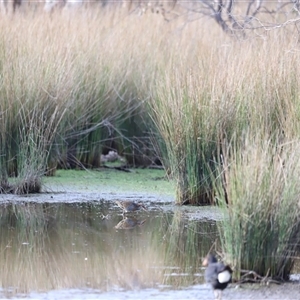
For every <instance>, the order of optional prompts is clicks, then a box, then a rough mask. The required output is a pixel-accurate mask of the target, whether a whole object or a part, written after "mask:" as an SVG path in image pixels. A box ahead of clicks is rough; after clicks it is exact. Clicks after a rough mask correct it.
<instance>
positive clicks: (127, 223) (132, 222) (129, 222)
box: [115, 217, 146, 229]
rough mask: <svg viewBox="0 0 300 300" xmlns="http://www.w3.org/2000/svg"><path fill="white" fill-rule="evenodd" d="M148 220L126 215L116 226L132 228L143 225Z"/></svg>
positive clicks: (118, 227) (117, 227)
mask: <svg viewBox="0 0 300 300" xmlns="http://www.w3.org/2000/svg"><path fill="white" fill-rule="evenodd" d="M145 222H146V219H145V220H138V219H136V218H132V217H131V218H128V217H125V218H124V219H123V220H121V221H120V222H119V223H118V224H117V225H116V226H115V228H116V229H132V228H134V227H136V226H141V225H143V224H144V223H145Z"/></svg>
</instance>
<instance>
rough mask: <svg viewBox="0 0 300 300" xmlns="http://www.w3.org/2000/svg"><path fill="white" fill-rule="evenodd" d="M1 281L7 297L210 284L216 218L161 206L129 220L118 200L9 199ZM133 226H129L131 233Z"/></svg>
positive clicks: (2, 217) (2, 215)
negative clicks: (205, 264) (207, 270)
mask: <svg viewBox="0 0 300 300" xmlns="http://www.w3.org/2000/svg"><path fill="white" fill-rule="evenodd" d="M0 226H1V231H0V264H1V272H0V276H1V278H0V280H1V282H2V288H3V290H4V291H6V293H7V295H8V294H9V295H11V294H15V293H29V292H31V291H49V290H53V289H71V288H87V287H88V288H95V289H98V290H101V291H108V290H111V289H114V288H116V287H118V288H125V289H142V288H150V287H157V286H161V285H164V286H165V285H167V286H171V287H173V288H176V287H182V286H186V285H191V284H195V283H199V282H202V281H203V280H202V277H201V276H199V270H200V267H201V258H202V257H203V256H204V255H205V254H206V253H207V252H208V250H209V249H210V247H211V245H212V243H213V242H214V241H215V239H216V227H215V224H214V223H213V222H204V221H202V222H200V221H196V220H193V221H188V219H187V218H186V216H185V215H184V213H183V212H182V211H181V210H177V211H175V212H173V211H169V212H162V211H161V210H160V209H158V208H157V209H156V208H155V206H153V207H152V209H151V210H149V211H141V212H138V214H135V215H134V216H133V217H132V216H126V217H124V218H123V216H122V214H121V213H120V210H119V208H117V207H116V206H115V204H114V203H112V202H104V201H103V202H100V203H99V202H93V203H92V202H91V203H83V204H49V203H44V204H37V203H24V204H6V205H2V206H1V210H0ZM123 229H129V230H123Z"/></svg>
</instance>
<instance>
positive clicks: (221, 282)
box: [202, 254, 232, 300]
mask: <svg viewBox="0 0 300 300" xmlns="http://www.w3.org/2000/svg"><path fill="white" fill-rule="evenodd" d="M202 265H203V266H204V267H206V270H205V281H206V282H207V283H209V284H211V285H212V288H213V290H214V295H215V299H216V300H221V298H222V291H223V290H224V289H225V288H226V287H227V285H228V284H229V283H230V282H231V274H232V270H231V268H230V267H229V266H228V265H227V266H225V265H224V264H223V263H222V262H218V261H217V259H216V257H215V256H214V255H212V254H208V255H207V256H206V257H205V259H204V260H203V263H202Z"/></svg>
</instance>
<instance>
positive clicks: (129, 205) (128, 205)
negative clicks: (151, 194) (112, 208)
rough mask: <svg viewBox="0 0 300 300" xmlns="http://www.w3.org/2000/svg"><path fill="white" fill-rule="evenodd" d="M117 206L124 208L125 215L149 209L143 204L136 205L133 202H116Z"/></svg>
mask: <svg viewBox="0 0 300 300" xmlns="http://www.w3.org/2000/svg"><path fill="white" fill-rule="evenodd" d="M116 204H117V205H118V206H119V207H120V208H122V210H123V214H124V213H129V212H135V211H138V210H141V209H142V210H147V208H146V207H145V206H144V205H143V204H142V203H136V202H133V201H129V200H128V201H119V200H117V201H116Z"/></svg>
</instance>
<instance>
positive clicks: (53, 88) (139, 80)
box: [0, 9, 157, 193]
mask: <svg viewBox="0 0 300 300" xmlns="http://www.w3.org/2000/svg"><path fill="white" fill-rule="evenodd" d="M74 13H75V12H74ZM75 14H76V18H75V19H76V21H75V20H74V19H73V18H72V16H73V15H70V16H68V15H65V14H60V13H59V12H57V13H53V14H51V15H43V14H42V15H38V14H32V13H27V14H25V13H24V14H21V13H20V14H18V15H16V16H15V17H13V18H3V19H1V30H0V36H1V41H2V42H1V47H0V62H1V71H2V74H3V77H2V81H1V92H0V93H1V100H0V108H1V117H0V122H1V124H0V129H1V145H0V147H1V149H0V166H1V191H2V192H15V193H23V192H25V193H27V192H38V191H39V190H40V180H41V176H42V175H43V174H45V172H48V173H49V172H51V169H53V170H55V168H56V167H63V168H76V167H79V168H86V167H99V166H100V165H101V160H100V158H101V154H102V153H103V152H104V151H108V150H110V149H113V150H116V151H118V152H119V154H120V155H123V156H125V157H126V159H127V161H128V163H129V164H131V165H135V166H138V165H144V164H146V165H147V164H151V159H150V160H149V159H147V157H148V156H153V147H152V145H151V143H150V132H151V131H153V130H152V129H151V128H152V123H151V121H150V118H149V115H148V112H147V110H146V108H145V102H146V100H147V97H148V92H147V91H146V86H147V85H148V83H149V82H151V80H152V76H153V72H152V71H151V63H148V62H147V61H150V60H149V59H148V60H147V56H151V55H152V54H153V53H152V52H151V51H152V50H153V48H152V49H151V51H150V52H149V51H144V52H143V51H141V49H142V48H145V47H146V48H147V47H148V45H147V42H148V40H147V39H142V40H141V41H140V40H137V39H136V35H139V33H138V31H137V29H136V27H134V24H136V21H137V20H136V19H135V18H133V19H130V20H128V18H129V17H128V14H127V13H126V14H123V13H122V12H121V11H120V10H118V9H116V10H115V11H100V10H99V11H98V12H96V11H95V12H92V11H91V10H83V11H82V12H79V11H78V12H76V13H75ZM126 16H127V17H128V18H126ZM87 20H88V21H87ZM99 20H101V21H99ZM119 22H121V23H122V25H124V26H125V28H127V29H128V31H127V32H133V34H132V35H129V34H127V35H126V39H124V32H123V30H121V28H122V26H121V27H120V25H118V23H119ZM143 24H144V23H143ZM107 25H108V27H107ZM8 28H9V30H8ZM134 28H135V30H133V29H134ZM143 29H144V28H141V29H140V30H143ZM152 29H153V28H152ZM156 30H157V29H156ZM29 32H30V34H28V33H29ZM135 43H138V46H137V47H129V45H133V44H135ZM139 46H140V47H141V48H139ZM143 53H146V55H144V54H143ZM143 61H145V62H146V63H143V64H142V62H143ZM148 74H149V76H148ZM12 176H16V177H18V180H17V183H16V184H15V183H14V184H13V185H12V183H11V182H9V180H8V178H9V177H12Z"/></svg>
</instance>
